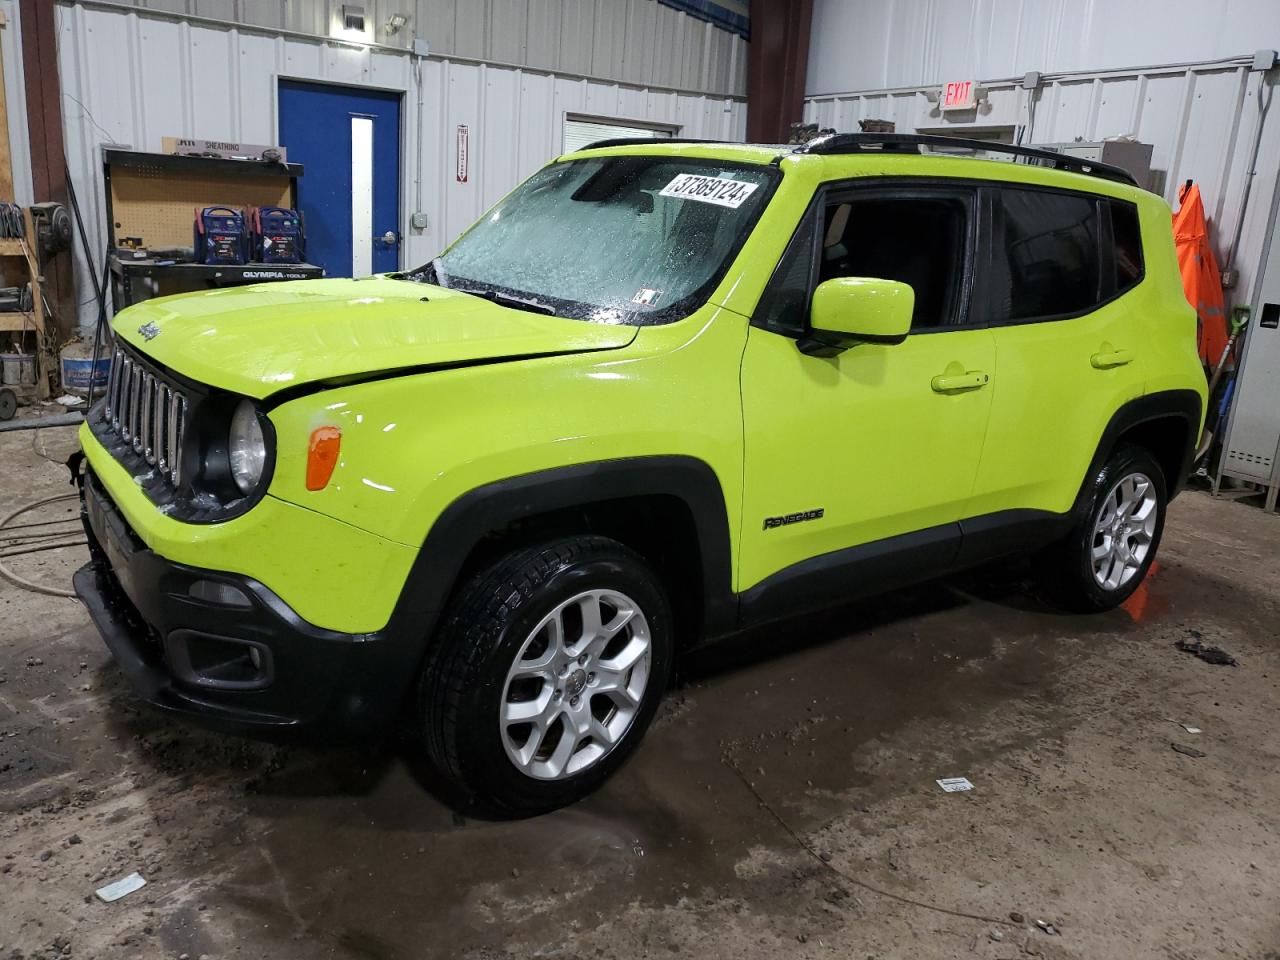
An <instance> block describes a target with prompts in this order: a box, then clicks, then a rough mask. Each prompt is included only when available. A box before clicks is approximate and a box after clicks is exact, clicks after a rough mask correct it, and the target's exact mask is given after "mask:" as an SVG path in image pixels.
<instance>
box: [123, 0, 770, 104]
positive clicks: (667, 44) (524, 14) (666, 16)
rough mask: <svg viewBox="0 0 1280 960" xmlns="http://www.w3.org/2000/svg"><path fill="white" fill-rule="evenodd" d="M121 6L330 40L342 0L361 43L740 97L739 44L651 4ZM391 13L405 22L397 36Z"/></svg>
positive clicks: (333, 0) (527, 0) (496, 0)
mask: <svg viewBox="0 0 1280 960" xmlns="http://www.w3.org/2000/svg"><path fill="white" fill-rule="evenodd" d="M114 2H116V3H118V4H120V5H121V6H126V7H136V8H138V9H140V10H159V11H165V12H168V13H177V14H181V15H183V16H187V17H207V18H210V19H214V20H222V21H225V22H228V23H234V24H241V25H252V26H258V27H268V28H271V29H272V30H276V31H283V32H290V33H303V34H312V35H316V36H328V35H330V34H331V32H332V30H333V29H334V28H336V27H338V26H339V25H340V24H339V18H340V17H341V16H342V8H343V6H344V5H348V4H351V3H355V4H356V5H358V6H360V7H362V8H363V9H364V11H365V14H366V24H367V26H366V30H367V32H368V33H369V36H368V37H367V39H369V40H373V41H376V42H377V43H380V44H385V45H387V46H392V47H399V48H402V49H408V48H409V47H410V46H411V45H412V43H413V37H414V36H415V33H416V35H417V36H419V37H421V38H422V39H424V40H426V41H427V42H428V43H430V44H431V52H432V53H434V54H439V55H441V56H450V57H455V58H457V57H463V58H467V59H471V60H484V61H487V62H489V63H509V64H514V65H517V66H524V67H536V68H538V69H540V70H549V71H552V72H554V73H575V74H580V75H583V76H591V77H600V78H603V79H609V80H617V81H620V82H622V83H630V84H635V85H636V86H642V87H643V86H653V85H658V86H666V87H682V88H686V89H689V90H705V91H708V92H716V93H730V94H738V95H741V94H743V93H744V92H745V90H746V83H747V80H746V77H747V57H746V41H745V40H743V39H742V38H741V37H739V36H737V35H736V34H734V33H731V32H729V31H727V30H722V29H719V28H717V27H715V26H713V25H712V24H710V23H707V22H706V21H703V20H696V19H694V18H692V17H690V16H688V15H686V14H684V13H681V12H680V11H679V10H675V9H672V8H671V7H669V6H664V5H663V4H661V3H657V2H656V0H345V4H344V2H343V0H114ZM392 14H400V15H401V16H405V17H407V18H408V20H407V22H406V24H405V25H404V26H403V27H402V28H400V29H399V30H397V31H396V32H395V33H388V32H387V30H386V23H387V21H388V20H389V19H390V18H391V16H392Z"/></svg>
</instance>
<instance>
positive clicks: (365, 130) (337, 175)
mask: <svg viewBox="0 0 1280 960" xmlns="http://www.w3.org/2000/svg"><path fill="white" fill-rule="evenodd" d="M400 101H401V95H400V94H398V93H388V92H384V91H381V90H365V89H361V88H358V87H339V86H333V85H330V84H322V83H304V82H302V81H298V80H281V81H280V143H281V145H282V146H284V147H285V148H286V149H287V151H288V157H289V161H290V162H291V163H301V164H302V165H303V176H302V178H301V179H300V180H299V181H298V207H299V208H300V210H301V212H302V216H303V220H304V223H305V227H306V243H307V260H308V261H310V262H311V263H314V264H317V265H319V266H322V267H324V268H325V273H326V274H327V275H328V276H331V277H364V276H368V275H369V274H371V273H385V272H388V271H391V270H395V269H397V268H398V267H399V266H400Z"/></svg>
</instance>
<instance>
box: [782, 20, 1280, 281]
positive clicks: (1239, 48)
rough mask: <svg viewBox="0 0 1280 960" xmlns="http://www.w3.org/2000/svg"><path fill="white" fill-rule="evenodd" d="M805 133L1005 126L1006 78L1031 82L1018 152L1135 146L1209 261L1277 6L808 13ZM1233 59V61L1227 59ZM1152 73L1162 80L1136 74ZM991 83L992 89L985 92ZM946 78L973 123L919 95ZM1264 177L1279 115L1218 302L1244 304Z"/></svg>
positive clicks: (1243, 172)
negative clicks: (1077, 145) (1181, 207)
mask: <svg viewBox="0 0 1280 960" xmlns="http://www.w3.org/2000/svg"><path fill="white" fill-rule="evenodd" d="M811 44H812V45H811V50H810V60H809V76H808V91H809V93H808V95H807V97H806V104H805V119H806V120H808V121H809V122H811V123H818V124H820V125H821V126H822V127H834V128H835V129H837V130H840V131H856V130H857V129H858V127H857V122H858V120H862V119H868V118H873V117H874V118H879V119H886V120H893V121H894V122H895V123H896V125H897V129H898V130H899V131H900V132H913V131H916V130H919V129H922V128H923V129H925V130H928V131H930V132H934V131H936V130H939V129H945V130H946V131H947V132H951V133H954V134H955V135H957V136H963V135H965V130H966V128H984V127H994V126H1018V125H1021V124H1025V123H1026V122H1027V116H1028V112H1027V107H1028V94H1027V92H1026V91H1024V90H1021V89H1020V88H1019V87H1018V84H1017V82H1016V81H1015V80H1013V79H1012V78H1013V77H1015V76H1016V77H1018V78H1021V75H1022V74H1023V73H1026V72H1027V71H1030V70H1038V71H1041V72H1042V73H1044V74H1046V82H1045V85H1044V87H1043V88H1042V89H1041V90H1040V91H1039V93H1038V94H1037V95H1036V97H1037V99H1036V107H1035V123H1034V127H1033V128H1032V129H1031V130H1030V131H1029V132H1028V133H1027V134H1026V135H1025V136H1024V138H1023V142H1025V143H1029V144H1030V143H1053V142H1061V141H1070V140H1075V139H1085V140H1099V139H1105V138H1107V137H1119V136H1135V137H1137V139H1139V140H1142V141H1144V142H1147V143H1150V144H1152V145H1153V147H1154V151H1153V157H1152V166H1153V168H1154V169H1155V170H1156V171H1157V176H1156V182H1155V184H1154V187H1155V189H1156V190H1157V191H1158V192H1161V193H1163V195H1164V196H1165V198H1166V199H1167V200H1169V201H1170V203H1171V204H1176V194H1177V191H1178V189H1179V187H1180V186H1181V184H1182V183H1183V181H1185V180H1187V179H1194V180H1195V181H1196V182H1197V183H1199V185H1200V189H1201V192H1202V193H1203V195H1204V200H1205V209H1206V212H1207V214H1208V216H1209V219H1210V231H1211V234H1212V237H1213V242H1214V246H1215V249H1216V252H1217V254H1218V258H1219V262H1220V263H1221V261H1222V259H1223V256H1224V254H1225V253H1226V248H1227V247H1228V246H1229V245H1230V242H1231V238H1232V235H1233V233H1234V231H1235V228H1236V224H1237V222H1238V221H1239V210H1240V201H1241V197H1242V193H1243V189H1244V184H1245V181H1246V180H1247V179H1248V176H1247V160H1248V156H1247V155H1248V152H1249V148H1250V146H1251V143H1252V139H1253V136H1254V134H1255V131H1256V130H1257V129H1258V123H1259V113H1258V110H1257V106H1256V104H1257V99H1256V93H1257V91H1258V87H1259V84H1260V83H1265V84H1266V86H1265V87H1264V89H1270V88H1271V86H1272V85H1273V84H1274V78H1273V79H1272V80H1266V81H1264V80H1262V79H1261V78H1260V75H1259V74H1257V73H1251V72H1250V71H1249V70H1248V61H1249V60H1251V59H1252V53H1253V50H1254V49H1255V48H1257V47H1260V46H1262V47H1267V46H1269V47H1280V2H1277V0H1221V2H1220V3H1218V4H1215V5H1212V6H1208V5H1205V4H1203V3H1200V2H1192V0H1165V2H1162V3H1160V4H1155V5H1153V4H1151V3H1150V2H1147V0H1106V2H1101V0H947V2H940V0H816V3H815V7H814V23H813V38H812V41H811ZM1244 54H1247V56H1246V57H1243V58H1242V57H1241V56H1240V55H1244ZM1153 64H1165V66H1152V65H1153ZM993 78H995V79H993ZM947 80H978V81H980V82H983V83H985V85H986V86H987V88H988V89H989V91H990V94H989V100H988V102H987V104H985V105H984V106H982V107H981V108H980V109H979V110H978V111H977V114H976V115H968V116H965V115H961V117H959V118H958V117H956V115H955V114H952V115H949V116H946V117H944V116H943V115H942V114H941V113H940V111H938V109H937V107H936V105H934V104H931V103H929V101H928V100H927V99H926V97H925V92H926V90H933V89H936V88H937V87H938V85H940V84H941V83H943V82H945V81H947ZM1278 176H1280V103H1277V104H1276V105H1275V107H1274V109H1272V110H1271V111H1270V112H1269V113H1268V114H1267V117H1266V122H1265V125H1264V127H1263V139H1262V151H1261V154H1260V159H1259V162H1258V167H1257V176H1256V177H1255V178H1254V184H1253V192H1252V196H1251V198H1250V200H1249V208H1248V211H1247V213H1246V215H1245V218H1244V226H1243V234H1242V237H1241V242H1240V247H1239V252H1238V255H1237V260H1236V266H1237V267H1238V269H1239V270H1240V282H1239V283H1238V284H1237V286H1236V288H1235V290H1234V291H1233V292H1229V293H1228V298H1229V299H1231V300H1233V301H1235V302H1247V301H1248V300H1249V299H1250V298H1251V296H1252V292H1253V282H1254V277H1255V275H1256V272H1257V266H1258V263H1259V261H1260V260H1261V257H1262V246H1263V240H1264V236H1265V232H1266V227H1267V218H1268V215H1269V211H1270V207H1271V198H1272V196H1273V194H1274V191H1275V189H1276V182H1277V177H1278Z"/></svg>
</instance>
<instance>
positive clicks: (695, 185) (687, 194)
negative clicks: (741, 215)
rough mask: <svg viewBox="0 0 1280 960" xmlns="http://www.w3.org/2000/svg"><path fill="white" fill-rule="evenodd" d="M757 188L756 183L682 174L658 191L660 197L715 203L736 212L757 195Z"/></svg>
mask: <svg viewBox="0 0 1280 960" xmlns="http://www.w3.org/2000/svg"><path fill="white" fill-rule="evenodd" d="M756 186H757V184H754V183H745V182H744V181H742V180H730V179H728V178H727V177H704V176H701V175H699V174H696V173H682V174H680V175H679V176H677V177H676V178H675V179H674V180H672V181H671V182H670V183H668V184H667V185H666V186H665V187H663V188H662V189H661V190H660V191H658V195H659V196H663V197H676V198H678V199H681V200H697V201H698V202H699V203H714V204H715V205H716V206H717V207H728V208H729V209H731V210H736V209H738V207H740V206H742V205H743V203H745V202H746V199H747V197H749V196H751V194H753V193H755V191H756Z"/></svg>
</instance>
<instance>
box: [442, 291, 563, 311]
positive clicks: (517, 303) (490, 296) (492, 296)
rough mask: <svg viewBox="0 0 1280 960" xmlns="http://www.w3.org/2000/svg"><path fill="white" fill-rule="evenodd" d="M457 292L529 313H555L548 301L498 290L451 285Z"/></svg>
mask: <svg viewBox="0 0 1280 960" xmlns="http://www.w3.org/2000/svg"><path fill="white" fill-rule="evenodd" d="M452 289H454V290H457V291H458V292H459V293H469V294H471V296H473V297H482V298H483V299H485V300H490V301H492V302H493V303H496V304H498V305H499V306H502V307H513V308H514V309H516V310H528V311H529V312H530V313H541V314H545V315H546V316H548V317H554V316H555V315H556V309H555V307H553V306H551V304H549V303H543V302H542V301H540V300H526V299H525V298H524V297H514V296H512V295H511V294H509V293H502V292H500V291H498V290H492V289H486V288H484V287H453V288H452Z"/></svg>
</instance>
